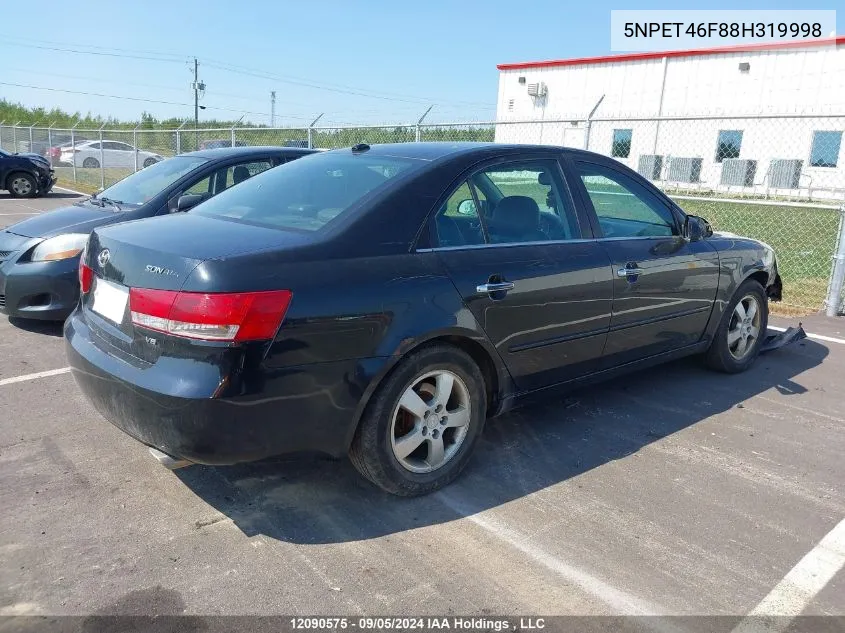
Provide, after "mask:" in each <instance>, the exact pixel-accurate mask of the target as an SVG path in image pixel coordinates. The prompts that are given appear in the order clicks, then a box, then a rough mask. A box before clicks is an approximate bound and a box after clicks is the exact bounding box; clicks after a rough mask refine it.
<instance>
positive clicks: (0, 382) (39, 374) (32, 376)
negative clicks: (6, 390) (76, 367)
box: [0, 367, 70, 387]
mask: <svg viewBox="0 0 845 633" xmlns="http://www.w3.org/2000/svg"><path fill="white" fill-rule="evenodd" d="M69 371H70V367H61V368H60V369H48V370H47V371H39V372H36V373H34V374H24V375H23V376H15V377H14V378H3V379H2V380H0V387H3V386H5V385H13V384H15V383H16V382H26V381H27V380H35V379H36V378H47V377H49V376H58V375H59V374H66V373H68V372H69Z"/></svg>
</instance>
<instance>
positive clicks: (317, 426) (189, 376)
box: [65, 310, 371, 465]
mask: <svg viewBox="0 0 845 633" xmlns="http://www.w3.org/2000/svg"><path fill="white" fill-rule="evenodd" d="M109 347H110V346H109V343H107V342H106V341H104V340H103V339H101V338H100V337H99V336H98V335H97V334H96V333H95V332H93V331H92V330H91V328H90V327H89V326H88V324H87V323H86V321H85V316H84V312H83V311H80V310H77V311H76V312H74V313H73V314H72V315H71V316H70V318H68V320H67V321H66V322H65V348H66V352H67V357H68V361H69V364H70V366H71V369H72V372H73V376H74V378H75V379H76V382H77V384H78V385H79V387H80V389H81V390H82V391H83V393H84V394H85V396H86V397H87V398H88V399H89V400H90V401H91V403H92V404H93V405H94V407H95V408H96V409H97V411H98V412H99V413H100V414H101V415H102V416H103V417H104V418H106V419H107V420H108V421H109V422H111V423H112V424H113V425H114V426H116V427H118V428H119V429H121V430H122V431H124V432H125V433H127V434H128V435H130V436H132V437H133V438H135V439H136V440H138V441H139V442H142V443H143V444H146V445H147V446H150V447H152V448H156V449H158V450H160V451H162V452H163V453H166V454H167V455H170V456H172V457H174V458H177V459H185V460H188V461H190V462H194V463H200V464H214V465H223V464H235V463H240V462H249V461H255V460H259V459H263V458H265V457H272V456H275V455H280V454H285V453H294V452H303V451H308V452H311V451H315V452H322V453H327V454H329V455H333V456H341V455H343V454H345V453H346V451H347V450H348V447H349V441H350V439H351V436H352V433H353V431H354V420H355V412H356V409H357V405H358V403H359V401H360V398H361V396H362V394H363V392H364V389H365V384H363V383H366V380H365V379H364V378H363V376H364V375H365V374H368V373H369V370H370V368H371V367H370V365H367V363H366V361H365V362H364V365H367V371H362V369H361V367H362V366H361V361H354V360H350V361H339V362H333V363H319V364H315V365H305V366H300V367H288V368H275V369H272V370H267V369H266V368H263V367H262V369H261V373H260V375H256V376H255V378H254V380H253V381H252V382H250V383H249V384H246V383H244V384H242V386H241V387H240V389H239V393H238V395H233V396H231V397H228V396H227V397H215V394H216V393H217V391H218V389H219V387H220V385H221V383H223V382H224V381H225V382H234V380H232V381H229V380H228V377H227V376H226V375H225V373H221V370H220V367H219V366H218V365H217V364H215V363H209V364H205V363H202V362H197V360H196V359H190V360H183V359H177V358H167V359H164V357H162V359H160V360H159V361H157V362H156V363H154V364H152V365H149V364H145V365H144V366H142V365H141V363H140V361H139V364H138V365H137V366H136V365H135V364H132V363H131V362H127V360H122V359H121V358H118V355H115V354H114V353H110V352H109ZM357 376H360V377H361V380H360V382H361V383H362V384H359V379H358V378H356V377H357Z"/></svg>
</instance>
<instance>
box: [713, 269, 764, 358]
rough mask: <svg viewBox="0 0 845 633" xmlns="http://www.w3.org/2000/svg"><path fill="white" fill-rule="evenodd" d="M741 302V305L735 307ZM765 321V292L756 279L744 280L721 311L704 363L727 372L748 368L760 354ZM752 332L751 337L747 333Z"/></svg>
mask: <svg viewBox="0 0 845 633" xmlns="http://www.w3.org/2000/svg"><path fill="white" fill-rule="evenodd" d="M755 302H756V312H755V314H754V316H753V317H750V319H749V317H748V313H750V312H751V309H750V308H751V304H752V303H755ZM740 304H742V307H741V309H738V308H737V306H739V305H740ZM743 313H745V314H746V319H748V320H747V321H743V320H742V314H743ZM768 323H769V303H768V299H767V298H766V291H765V290H764V289H763V286H761V285H760V283H759V282H758V281H755V280H754V279H746V280H745V281H744V282H743V283H742V284H741V285H740V286H739V288H737V289H736V292H735V293H734V295H733V297H732V298H731V301H730V303H728V306H727V308H726V309H725V312H724V313H723V314H722V320H721V321H720V322H719V327H718V328H717V329H716V334H715V336H714V338H713V342H712V343H711V344H710V349H708V350H707V354H706V356H705V361H706V363H707V366H708V367H709V368H710V369H713V370H716V371H721V372H724V373H727V374H738V373H739V372H743V371H745V370H746V369H748V368H749V367H751V365H753V364H754V361H755V360H757V356H758V355H759V354H760V347H761V346H762V344H763V340H764V339H765V337H766V327H767V326H768ZM755 332H756V335H755V336H754V338H753V340H752V339H751V338H750V337H749V336H748V334H749V333H750V334H754V333H755Z"/></svg>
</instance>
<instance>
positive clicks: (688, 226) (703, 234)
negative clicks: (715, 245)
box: [684, 215, 713, 242]
mask: <svg viewBox="0 0 845 633" xmlns="http://www.w3.org/2000/svg"><path fill="white" fill-rule="evenodd" d="M711 235H713V228H712V227H711V226H710V223H709V222H708V221H707V220H705V219H704V218H700V217H698V216H697V215H688V216H687V219H686V220H685V221H684V237H685V238H687V239H688V240H689V241H690V242H698V241H699V240H703V239H704V238H707V237H710V236H711Z"/></svg>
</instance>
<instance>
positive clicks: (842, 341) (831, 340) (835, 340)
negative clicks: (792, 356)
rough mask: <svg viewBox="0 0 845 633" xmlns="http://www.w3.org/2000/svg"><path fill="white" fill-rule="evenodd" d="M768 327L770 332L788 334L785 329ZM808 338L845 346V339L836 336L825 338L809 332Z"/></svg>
mask: <svg viewBox="0 0 845 633" xmlns="http://www.w3.org/2000/svg"><path fill="white" fill-rule="evenodd" d="M768 327H769V329H770V330H774V331H775V332H786V328H785V327H775V326H774V325H770V326H768ZM807 338H811V339H814V340H816V341H827V342H828V343H839V344H840V345H845V338H836V337H835V336H824V335H822V334H810V333H809V332H807Z"/></svg>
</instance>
